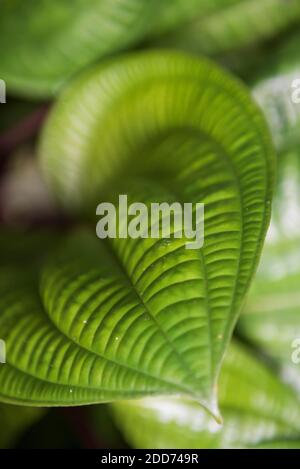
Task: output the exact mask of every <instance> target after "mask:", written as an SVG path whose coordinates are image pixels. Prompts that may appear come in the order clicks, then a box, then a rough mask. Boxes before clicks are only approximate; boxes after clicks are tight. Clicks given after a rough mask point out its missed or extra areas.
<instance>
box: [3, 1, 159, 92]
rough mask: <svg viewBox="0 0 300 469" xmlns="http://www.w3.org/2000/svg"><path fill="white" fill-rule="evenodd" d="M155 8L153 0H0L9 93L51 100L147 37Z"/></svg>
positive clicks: (5, 73) (4, 64)
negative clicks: (85, 71)
mask: <svg viewBox="0 0 300 469" xmlns="http://www.w3.org/2000/svg"><path fill="white" fill-rule="evenodd" d="M157 7H158V2H157V0H113V1H111V0H73V1H72V2H70V1H69V0H43V1H39V2H37V1H35V0H27V1H26V2H24V1H23V0H13V1H12V0H3V1H2V2H1V16H0V43H1V61H0V77H1V78H2V79H4V80H5V81H6V82H7V88H8V91H9V92H10V93H18V94H21V95H25V96H27V95H31V96H33V97H35V96H45V97H48V96H51V95H53V94H55V93H56V92H57V90H58V89H59V88H60V87H61V86H62V85H63V84H64V83H65V82H66V81H67V80H69V79H70V78H71V77H72V76H73V75H74V74H75V73H76V72H78V71H79V70H80V69H82V68H83V67H86V66H87V65H89V64H91V63H93V62H95V61H96V60H97V59H98V58H101V57H103V56H106V55H109V54H112V53H113V52H116V51H118V50H120V49H123V48H125V47H127V46H128V45H129V44H131V43H132V42H134V41H136V40H137V39H138V38H139V37H140V36H142V35H144V34H146V32H147V30H148V25H150V24H151V21H150V20H151V18H153V12H154V11H156V8H157ZM150 13H152V14H151V16H150Z"/></svg>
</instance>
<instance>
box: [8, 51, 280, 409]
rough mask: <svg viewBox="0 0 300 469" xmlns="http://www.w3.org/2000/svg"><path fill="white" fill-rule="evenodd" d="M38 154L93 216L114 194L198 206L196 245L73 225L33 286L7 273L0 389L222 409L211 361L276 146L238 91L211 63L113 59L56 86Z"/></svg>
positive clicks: (255, 237)
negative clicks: (181, 401)
mask: <svg viewBox="0 0 300 469" xmlns="http://www.w3.org/2000/svg"><path fill="white" fill-rule="evenodd" d="M41 157H42V164H43V167H44V171H45V174H46V176H47V178H48V180H49V182H50V184H51V185H52V187H53V188H54V189H55V192H57V193H58V194H59V195H60V198H61V201H62V202H63V203H64V205H65V206H66V207H67V208H68V209H69V210H71V211H75V212H76V211H79V212H80V211H81V212H82V211H86V212H87V213H88V214H91V213H92V214H93V213H95V210H96V206H97V205H98V203H99V202H101V201H102V200H103V198H106V197H110V196H111V194H112V193H113V194H114V195H116V194H117V193H118V192H119V190H122V192H121V193H123V194H124V193H127V194H128V197H129V198H132V199H133V200H139V201H140V202H144V203H146V204H147V206H148V205H149V202H150V201H153V200H156V201H159V202H161V201H166V202H174V201H178V202H181V203H182V202H190V203H197V202H202V203H205V204H206V207H205V245H204V247H203V248H202V249H193V250H190V249H186V246H185V245H186V241H187V240H186V239H185V238H182V239H175V238H173V237H171V238H170V239H158V240H157V239H151V238H139V239H132V238H126V239H121V238H116V239H113V240H107V241H100V240H98V239H97V238H96V235H93V234H84V235H82V234H81V235H79V236H78V237H76V236H75V238H74V239H71V240H70V241H69V242H67V245H66V246H63V247H62V249H61V251H60V250H59V252H57V253H56V254H53V256H52V259H51V262H50V263H49V264H47V265H46V266H44V267H43V268H42V271H41V273H39V274H38V280H36V278H35V275H34V276H33V279H30V278H27V279H26V283H28V285H27V284H26V285H24V279H23V278H19V277H18V275H16V273H14V272H12V273H11V274H10V276H9V275H8V273H7V272H4V273H3V275H2V280H1V283H2V285H3V286H2V289H3V295H2V299H3V302H4V304H3V306H2V309H1V311H2V314H1V316H0V321H1V329H2V330H3V331H4V332H5V333H3V334H4V338H5V339H6V340H7V342H8V346H7V350H8V352H7V357H8V358H7V361H8V363H7V365H6V366H4V367H3V368H1V370H0V372H1V375H2V376H1V378H2V379H1V385H0V393H1V395H2V397H3V398H5V399H8V400H13V401H15V400H19V401H21V402H32V403H39V404H52V405H59V404H64V405H67V404H70V405H71V404H78V403H90V402H101V401H108V400H114V399H120V398H123V399H124V397H128V398H129V397H141V396H142V395H152V394H165V395H166V394H168V395H169V394H185V395H189V396H192V397H194V398H195V399H197V400H198V401H199V402H201V404H202V405H204V406H206V407H207V408H208V409H209V410H210V411H211V412H212V413H214V414H217V413H218V410H217V387H216V382H217V379H218V374H219V370H220V366H221V362H222V358H223V355H224V352H225V350H226V347H227V344H228V342H229V340H230V338H231V334H232V330H233V327H234V325H235V323H236V320H237V317H238V314H239V310H240V306H241V302H242V300H243V297H244V294H245V292H246V290H247V288H248V286H249V282H250V280H251V277H252V275H253V272H254V270H255V268H256V265H257V261H258V259H259V254H260V251H261V248H262V244H263V240H264V236H265V232H266V229H267V226H268V222H269V215H270V205H271V203H270V201H271V193H272V180H273V151H272V147H271V145H270V140H269V135H268V131H267V129H266V127H265V123H264V119H263V118H262V116H261V113H260V111H259V110H258V108H257V107H256V105H255V104H254V103H253V101H252V99H251V98H250V96H249V94H248V92H247V91H246V90H245V89H244V88H243V87H242V85H240V84H239V83H237V82H236V81H235V80H234V79H232V78H231V77H230V76H228V75H227V74H225V73H224V72H222V71H221V70H219V68H217V67H215V66H214V65H213V64H211V63H210V62H207V61H206V60H197V59H194V58H191V57H188V56H184V55H181V54H174V53H160V52H157V53H156V52H149V53H146V54H144V55H143V54H142V55H140V54H138V55H134V56H132V57H124V58H123V59H121V60H117V61H112V62H111V63H109V64H108V65H107V66H105V67H104V66H101V67H99V68H96V69H95V70H93V71H91V72H89V73H88V74H87V76H85V77H82V78H80V80H79V81H78V82H76V83H75V84H74V85H73V86H72V87H71V88H70V89H69V90H68V91H67V92H66V93H65V94H64V95H63V96H62V97H61V99H60V100H59V102H58V104H57V105H56V107H55V109H54V111H53V113H52V114H51V116H50V118H49V121H48V124H47V126H46V129H45V132H44V135H43V138H42V144H41ZM124 191H125V192H124ZM104 200H105V199H104ZM9 278H10V280H9V281H8V280H7V279H9ZM7 282H8V284H7ZM37 283H38V284H39V286H38V285H37ZM9 285H10V286H11V290H10V292H9ZM16 291H20V292H22V293H20V294H16ZM12 292H14V293H12ZM5 295H10V296H9V301H8V300H5V299H4V298H5ZM20 295H21V296H22V298H23V299H22V304H21V303H20V300H19V298H20ZM0 297H1V295H0ZM11 297H12V298H11ZM11 301H12V302H13V305H12V306H9V308H5V304H6V302H8V304H9V305H10V304H11V303H10V302H11ZM26 305H28V306H26ZM12 316H14V318H15V319H12ZM16 324H19V325H18V326H16ZM24 330H25V331H26V334H24Z"/></svg>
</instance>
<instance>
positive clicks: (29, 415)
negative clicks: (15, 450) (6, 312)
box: [0, 365, 44, 449]
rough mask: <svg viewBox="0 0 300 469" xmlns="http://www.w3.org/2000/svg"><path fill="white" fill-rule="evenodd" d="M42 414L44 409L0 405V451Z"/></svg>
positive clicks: (8, 445)
mask: <svg viewBox="0 0 300 469" xmlns="http://www.w3.org/2000/svg"><path fill="white" fill-rule="evenodd" d="M0 366H1V365H0ZM43 414H44V409H37V408H34V407H20V406H13V405H7V404H0V422H1V425H0V449H4V448H7V447H11V446H12V445H13V444H14V442H15V441H16V439H17V438H18V437H19V436H20V435H21V434H22V432H24V431H25V430H26V429H27V428H28V427H30V426H31V425H32V424H34V423H35V422H36V421H37V420H38V419H39V418H41V417H42V415H43Z"/></svg>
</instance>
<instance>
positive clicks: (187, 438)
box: [112, 343, 300, 449]
mask: <svg viewBox="0 0 300 469" xmlns="http://www.w3.org/2000/svg"><path fill="white" fill-rule="evenodd" d="M219 386H220V389H219V394H220V406H221V410H222V414H223V416H224V425H223V426H222V425H218V424H217V423H216V422H215V421H214V420H213V419H212V418H211V417H210V416H209V415H208V414H207V413H205V412H204V411H203V409H201V407H200V406H199V405H198V404H197V403H195V402H192V401H188V400H183V399H173V400H172V399H163V398H148V399H142V400H138V401H124V402H118V403H114V404H112V411H113V415H114V417H115V420H116V423H117V424H118V426H119V428H120V429H121V430H122V432H123V434H124V436H125V438H126V439H127V441H128V443H129V444H130V445H131V446H133V447H134V448H204V449H211V448H243V447H244V448H245V447H257V445H261V446H262V447H274V446H277V445H281V444H280V442H278V441H277V440H280V439H282V440H285V444H284V446H285V445H286V446H287V447H289V444H291V445H292V447H299V442H297V441H294V440H297V439H299V434H300V424H299V417H300V415H299V409H300V406H299V399H298V398H297V396H296V395H295V393H294V392H293V391H292V390H291V389H290V388H289V387H287V386H286V385H284V384H282V383H281V382H280V381H279V380H278V379H277V378H276V376H273V373H272V372H271V371H270V370H269V369H268V368H266V367H265V366H264V365H263V364H262V363H261V362H260V361H259V360H258V359H256V358H255V357H254V356H253V355H252V353H250V352H248V351H247V350H246V349H244V348H242V347H241V346H240V345H238V344H236V343H233V344H231V345H230V347H229V351H228V353H227V354H226V357H225V360H224V366H223V369H222V373H221V379H220V384H219ZM273 440H275V441H274V443H273ZM289 440H291V442H290V443H289ZM284 446H283V447H284Z"/></svg>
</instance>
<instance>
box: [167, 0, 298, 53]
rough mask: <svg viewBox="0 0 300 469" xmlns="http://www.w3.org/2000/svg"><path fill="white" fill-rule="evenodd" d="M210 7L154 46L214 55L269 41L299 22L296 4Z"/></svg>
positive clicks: (248, 0)
mask: <svg viewBox="0 0 300 469" xmlns="http://www.w3.org/2000/svg"><path fill="white" fill-rule="evenodd" d="M200 3H201V2H200ZM212 6H213V7H215V8H213V9H212V11H211V13H209V14H206V15H201V9H200V7H199V18H198V19H196V20H194V21H192V22H191V23H190V24H189V25H188V26H187V25H184V26H182V27H181V28H178V30H176V31H174V32H171V33H170V34H167V35H166V36H163V37H162V38H160V39H159V40H158V44H162V45H164V46H165V47H166V46H175V47H176V48H183V49H184V50H188V51H194V52H202V53H205V54H209V55H217V54H221V53H224V52H227V51H232V50H234V49H238V48H242V47H247V46H250V45H253V44H255V43H257V42H259V41H262V40H266V39H269V38H272V37H274V36H275V35H276V34H278V33H279V32H281V31H284V30H285V29H287V27H289V26H290V25H293V24H297V21H299V19H300V4H299V1H298V0H289V1H288V2H286V1H283V0H232V1H230V0H228V1H225V2H224V0H219V1H216V0H215V2H212Z"/></svg>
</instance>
